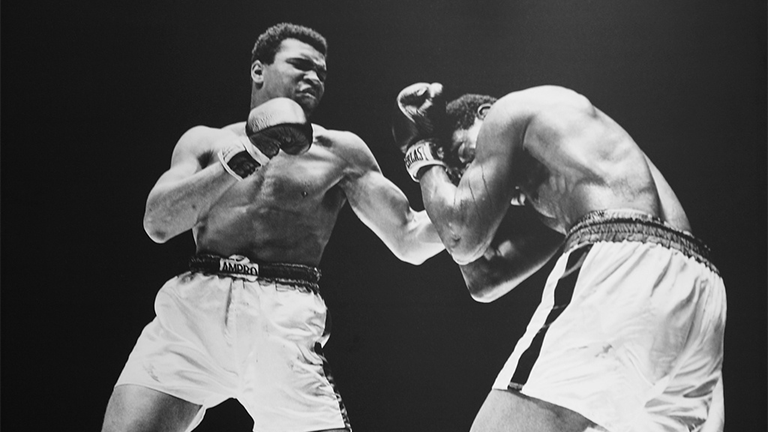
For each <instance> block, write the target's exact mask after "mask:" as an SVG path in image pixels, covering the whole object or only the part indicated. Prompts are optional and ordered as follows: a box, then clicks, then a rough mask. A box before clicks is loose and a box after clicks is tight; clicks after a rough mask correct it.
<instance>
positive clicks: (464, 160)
mask: <svg viewBox="0 0 768 432" xmlns="http://www.w3.org/2000/svg"><path fill="white" fill-rule="evenodd" d="M490 108H491V105H490V104H484V105H481V106H480V107H479V108H478V110H477V114H476V117H475V122H474V123H473V124H472V126H470V127H469V128H467V129H456V130H455V131H454V132H453V135H452V137H451V152H452V153H453V154H454V156H455V157H456V159H457V160H458V161H459V163H460V164H461V166H460V167H459V172H460V173H461V174H464V171H465V170H466V169H467V166H468V165H469V164H470V163H472V161H473V160H475V148H476V147H477V137H478V136H479V135H480V129H481V128H482V126H483V120H485V116H486V115H487V114H488V110H489V109H490Z"/></svg>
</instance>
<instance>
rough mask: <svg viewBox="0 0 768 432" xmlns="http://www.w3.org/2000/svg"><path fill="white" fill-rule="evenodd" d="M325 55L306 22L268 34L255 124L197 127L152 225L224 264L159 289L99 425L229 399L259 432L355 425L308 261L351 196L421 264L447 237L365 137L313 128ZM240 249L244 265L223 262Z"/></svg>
mask: <svg viewBox="0 0 768 432" xmlns="http://www.w3.org/2000/svg"><path fill="white" fill-rule="evenodd" d="M326 52H327V43H326V41H325V38H324V37H323V36H322V35H320V34H319V33H317V32H315V31H314V30H312V29H310V28H307V27H304V26H300V25H295V24H289V23H281V24H277V25H275V26H272V27H270V28H269V29H267V30H266V31H265V32H264V33H263V34H261V35H260V36H259V38H258V40H257V41H256V44H255V46H254V49H253V52H252V56H251V64H250V78H251V89H250V90H251V91H250V98H251V100H250V105H251V106H250V107H251V110H250V112H249V113H248V115H247V119H246V121H240V122H237V123H233V124H230V125H228V126H225V127H223V128H214V127H207V126H195V127H193V128H191V129H190V130H188V131H187V132H186V133H185V134H184V135H182V137H181V138H180V139H179V141H178V143H177V144H176V146H175V147H174V149H173V155H172V157H171V164H170V168H169V169H168V170H167V171H165V172H164V173H163V174H162V175H161V176H160V178H159V179H158V181H157V183H156V184H155V186H154V187H153V188H152V190H151V191H150V193H149V196H148V197H147V204H146V209H145V213H144V229H145V230H146V232H147V234H148V235H149V237H150V238H151V239H152V240H154V241H156V242H158V243H163V242H166V241H167V240H168V239H171V238H174V237H176V236H178V235H180V234H182V233H186V232H189V231H191V233H192V235H193V236H194V239H195V246H196V251H197V253H198V254H210V255H214V256H215V258H213V260H214V261H215V262H216V263H219V264H221V263H226V264H227V265H226V266H224V265H223V264H221V266H220V267H215V268H213V269H210V268H208V269H207V270H205V269H204V270H205V272H202V273H201V271H200V269H199V268H198V267H194V266H193V267H194V268H196V269H197V270H195V271H194V272H193V273H191V274H186V275H182V276H179V277H177V278H175V279H173V280H172V281H170V282H168V284H167V285H166V286H165V287H164V288H163V289H162V290H161V291H160V293H159V294H158V296H157V303H156V310H157V319H156V320H154V322H152V323H151V324H150V325H149V326H148V327H147V328H146V329H145V331H144V333H143V334H142V336H141V338H140V340H139V342H138V343H137V346H136V349H135V351H134V353H133V354H132V355H131V358H130V359H129V361H128V364H127V366H126V368H125V371H124V372H123V374H122V376H121V377H120V380H119V381H118V383H117V385H116V386H115V387H114V389H113V390H112V395H111V396H110V399H109V402H108V404H107V409H106V414H105V416H104V423H103V425H102V432H134V431H141V432H146V431H163V432H169V431H173V432H183V431H189V430H191V429H193V428H194V427H195V426H196V425H197V424H198V423H199V422H200V420H201V419H202V415H203V413H204V411H205V410H206V409H207V408H209V407H212V406H214V405H216V404H217V403H219V402H221V401H222V400H224V399H226V398H229V397H233V398H236V399H237V400H239V401H240V402H242V404H243V406H244V407H245V408H246V409H247V410H248V412H249V413H250V414H251V415H252V416H253V419H254V426H253V427H254V431H257V432H310V431H321V430H323V431H335V432H339V431H349V430H350V426H349V422H348V421H347V418H346V415H345V414H344V409H343V406H342V405H341V402H340V400H339V398H338V394H337V393H336V392H335V390H334V388H333V386H332V384H331V380H330V376H329V375H327V373H326V370H325V364H324V361H323V358H322V355H321V352H320V347H321V346H322V344H323V343H324V341H325V340H326V339H327V338H328V334H327V332H328V329H327V328H325V318H326V310H325V305H324V304H323V301H322V299H321V297H320V296H319V294H318V291H317V280H316V279H317V278H316V276H313V274H314V270H312V269H315V268H316V267H318V266H319V264H320V261H321V259H322V256H323V252H324V250H325V247H326V245H327V244H328V241H329V240H330V238H331V233H332V232H333V230H334V226H335V224H336V220H337V218H338V215H339V212H340V211H341V209H342V208H343V207H344V205H345V204H346V203H347V202H348V203H349V204H350V207H351V208H352V210H353V211H354V213H355V214H356V215H357V216H359V217H360V220H361V221H362V222H363V223H364V224H365V225H366V226H367V227H368V228H370V229H371V230H372V231H373V232H374V233H375V234H376V235H377V236H378V237H379V238H380V239H381V240H382V242H383V243H384V244H385V245H386V246H387V247H388V248H389V249H390V250H391V251H392V252H393V253H394V254H395V256H397V257H398V258H400V259H401V260H403V261H406V262H409V263H411V264H420V263H422V262H424V261H425V260H426V259H428V258H430V257H432V256H433V255H435V254H437V253H439V252H440V251H442V250H443V249H444V246H443V244H442V243H441V242H440V238H439V237H438V235H437V232H436V231H435V229H434V227H433V226H432V224H431V222H430V221H429V218H428V217H427V216H426V214H425V213H424V212H423V211H422V212H416V211H414V210H413V209H412V208H411V207H410V205H409V203H408V199H407V198H406V196H405V195H404V194H403V192H402V191H400V189H398V188H397V186H395V185H394V184H393V183H392V182H391V181H389V180H387V179H386V178H385V177H384V176H383V175H382V173H381V169H380V168H379V165H378V163H377V162H376V159H375V158H374V157H373V154H372V153H371V151H370V150H369V149H368V147H367V145H366V144H365V142H363V141H362V140H361V139H360V138H359V137H358V136H357V135H355V134H353V133H351V132H345V131H338V130H328V129H325V128H323V127H321V126H319V125H316V124H312V123H310V122H309V119H308V118H309V116H310V115H311V114H312V113H313V112H314V110H315V108H316V107H317V106H318V104H319V103H320V99H321V98H322V96H323V94H324V91H325V78H326V76H327V68H326V61H325V54H326ZM231 256H239V257H243V258H242V259H243V260H245V259H246V257H247V262H246V261H242V262H230V261H219V260H220V257H231ZM198 258H199V257H198ZM246 263H250V264H255V265H257V266H258V270H257V269H256V267H254V266H253V265H245V264H246ZM200 264H201V260H200V259H196V260H195V266H197V265H200ZM308 269H309V270H308ZM222 272H223V273H227V274H226V275H223V274H221V273H222ZM243 272H244V273H243ZM241 273H243V274H241ZM353 416H354V415H352V417H353Z"/></svg>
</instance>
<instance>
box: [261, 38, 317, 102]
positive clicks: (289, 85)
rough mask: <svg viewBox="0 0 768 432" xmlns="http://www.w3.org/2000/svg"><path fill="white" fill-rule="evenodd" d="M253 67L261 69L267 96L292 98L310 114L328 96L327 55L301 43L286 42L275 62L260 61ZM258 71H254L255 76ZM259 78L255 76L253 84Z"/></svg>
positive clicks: (288, 40)
mask: <svg viewBox="0 0 768 432" xmlns="http://www.w3.org/2000/svg"><path fill="white" fill-rule="evenodd" d="M257 63H258V65H257ZM254 68H261V71H260V73H261V79H262V80H263V87H262V90H263V91H265V92H266V94H267V95H268V96H270V97H273V98H274V97H287V98H290V99H293V100H294V101H296V102H297V103H298V104H299V105H301V107H302V108H304V111H305V112H307V114H309V113H311V112H312V111H313V110H314V109H315V108H316V107H317V105H318V104H319V103H320V99H322V97H323V94H324V93H325V78H326V75H327V70H326V65H325V56H324V55H323V54H321V53H320V51H318V50H316V49H315V48H314V47H312V46H311V45H309V44H306V43H304V42H301V41H299V40H296V39H285V40H284V41H282V42H281V44H280V49H279V50H278V51H277V53H275V60H274V61H273V62H272V63H270V64H261V63H260V62H258V61H257V62H255V63H254ZM258 72H259V71H257V70H256V69H252V76H253V74H254V73H255V74H257V75H258ZM257 78H258V76H254V81H256V80H257Z"/></svg>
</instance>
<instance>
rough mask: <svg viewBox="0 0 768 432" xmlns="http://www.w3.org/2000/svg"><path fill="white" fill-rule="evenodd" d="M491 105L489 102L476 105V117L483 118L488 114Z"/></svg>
mask: <svg viewBox="0 0 768 432" xmlns="http://www.w3.org/2000/svg"><path fill="white" fill-rule="evenodd" d="M491 105H492V104H489V103H485V104H482V105H480V106H479V107H477V118H479V119H480V120H485V116H487V115H488V111H489V110H490V109H491Z"/></svg>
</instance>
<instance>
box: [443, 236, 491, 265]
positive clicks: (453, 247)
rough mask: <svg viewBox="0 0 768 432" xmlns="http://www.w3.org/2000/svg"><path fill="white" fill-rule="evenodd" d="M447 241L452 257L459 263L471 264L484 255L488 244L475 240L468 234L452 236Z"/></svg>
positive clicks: (447, 247)
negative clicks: (467, 235)
mask: <svg viewBox="0 0 768 432" xmlns="http://www.w3.org/2000/svg"><path fill="white" fill-rule="evenodd" d="M445 243H446V249H447V250H448V253H450V254H451V258H453V260H454V261H455V262H456V264H459V265H465V264H469V263H471V262H473V261H475V260H477V259H478V258H480V257H481V256H483V252H485V250H486V248H487V245H485V244H483V243H478V242H476V241H473V240H472V239H470V238H468V237H466V236H451V238H450V239H449V240H448V241H446V242H445Z"/></svg>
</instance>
